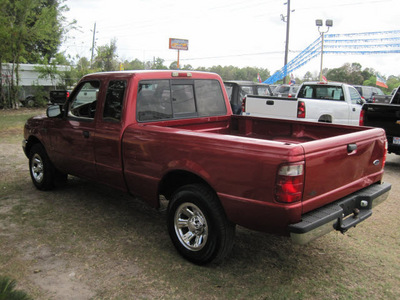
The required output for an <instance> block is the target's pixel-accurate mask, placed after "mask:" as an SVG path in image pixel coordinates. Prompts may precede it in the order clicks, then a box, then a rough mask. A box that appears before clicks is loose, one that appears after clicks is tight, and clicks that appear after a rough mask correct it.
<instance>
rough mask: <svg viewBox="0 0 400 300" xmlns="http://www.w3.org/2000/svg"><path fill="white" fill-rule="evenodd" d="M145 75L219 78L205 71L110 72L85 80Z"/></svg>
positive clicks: (98, 73) (91, 74) (90, 75)
mask: <svg viewBox="0 0 400 300" xmlns="http://www.w3.org/2000/svg"><path fill="white" fill-rule="evenodd" d="M144 74H151V75H152V76H153V78H154V74H160V75H163V76H165V75H167V74H171V76H172V77H192V76H193V75H197V76H206V77H209V76H212V77H215V76H216V75H217V76H219V75H218V74H216V73H212V72H203V71H188V70H127V71H108V72H97V73H90V74H87V75H85V76H84V77H83V78H88V77H92V76H96V77H98V76H104V77H109V76H118V75H124V76H127V75H128V76H134V75H144Z"/></svg>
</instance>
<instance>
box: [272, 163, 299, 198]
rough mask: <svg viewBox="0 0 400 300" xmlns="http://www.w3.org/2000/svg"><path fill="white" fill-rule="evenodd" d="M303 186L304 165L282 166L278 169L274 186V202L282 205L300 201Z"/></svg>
mask: <svg viewBox="0 0 400 300" xmlns="http://www.w3.org/2000/svg"><path fill="white" fill-rule="evenodd" d="M303 185H304V163H303V162H302V163H296V164H290V165H283V166H281V167H280V168H279V170H278V173H277V178H276V186H275V200H276V201H278V202H282V203H293V202H298V201H301V199H302V197H303Z"/></svg>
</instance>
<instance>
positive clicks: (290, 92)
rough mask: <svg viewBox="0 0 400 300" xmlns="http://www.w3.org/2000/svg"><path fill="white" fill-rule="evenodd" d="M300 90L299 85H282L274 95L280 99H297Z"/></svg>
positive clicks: (276, 89)
mask: <svg viewBox="0 0 400 300" xmlns="http://www.w3.org/2000/svg"><path fill="white" fill-rule="evenodd" d="M298 90H299V85H297V84H292V85H290V84H281V85H279V86H277V87H276V88H275V89H274V91H273V93H272V95H273V96H278V97H289V98H290V97H296V94H297V91H298Z"/></svg>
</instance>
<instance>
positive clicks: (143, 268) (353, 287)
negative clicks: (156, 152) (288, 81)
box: [0, 111, 400, 299]
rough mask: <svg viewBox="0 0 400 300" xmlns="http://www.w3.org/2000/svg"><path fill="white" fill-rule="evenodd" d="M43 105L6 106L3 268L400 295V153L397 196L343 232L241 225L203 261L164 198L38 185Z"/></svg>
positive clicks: (154, 292) (123, 282) (101, 282)
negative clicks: (26, 143)
mask: <svg viewBox="0 0 400 300" xmlns="http://www.w3.org/2000/svg"><path fill="white" fill-rule="evenodd" d="M34 113H36V112H31V111H23V112H18V113H16V112H0V118H1V120H6V122H1V123H0V124H1V128H0V139H1V142H0V159H1V173H0V276H4V275H7V276H10V277H11V278H13V279H16V280H17V283H18V289H21V290H24V291H25V292H27V293H28V294H30V295H31V296H32V297H33V298H34V299H400V208H399V203H400V201H399V200H400V193H399V184H398V183H399V174H400V172H399V171H400V156H396V155H389V156H388V161H387V164H386V174H385V181H387V182H390V183H392V184H393V187H392V191H391V195H390V197H389V199H388V200H387V201H386V202H384V203H383V204H382V205H380V206H378V207H377V208H376V210H375V211H374V214H373V216H372V217H371V218H369V219H368V220H367V221H365V222H363V223H362V224H360V225H359V226H357V227H356V228H355V229H352V230H350V231H349V232H348V233H346V234H345V235H342V234H339V233H330V234H329V235H327V236H324V237H322V238H320V239H318V240H317V241H315V242H313V243H311V244H309V245H306V246H294V245H291V244H290V242H289V241H288V240H287V239H286V238H282V237H275V236H271V235H266V234H262V233H257V232H252V231H249V230H246V229H243V228H237V234H236V240H235V247H234V250H233V252H232V253H231V255H230V256H229V258H228V259H227V260H225V261H224V262H223V263H222V264H221V265H218V266H206V267H198V266H195V265H192V264H190V263H188V262H186V261H185V260H183V259H182V258H181V257H180V256H179V255H178V254H177V252H176V251H175V250H174V248H173V246H172V244H171V242H170V241H169V237H168V234H167V231H166V226H165V211H164V210H161V211H155V210H152V209H151V208H148V207H147V206H146V205H144V204H142V203H141V202H140V200H139V199H134V198H132V197H130V196H128V195H125V194H122V193H120V192H115V191H114V190H110V189H108V188H105V187H104V186H100V185H97V184H94V183H91V182H87V181H85V180H80V179H77V178H74V177H69V182H68V184H67V185H66V186H65V187H63V188H58V189H56V190H53V191H50V192H41V191H38V190H36V189H35V188H34V186H33V184H32V183H31V180H30V177H29V173H28V161H27V159H26V157H25V156H24V154H23V153H22V150H21V139H22V123H23V119H26V118H27V117H28V116H29V115H32V114H34ZM21 116H22V117H21ZM14 120H15V121H14Z"/></svg>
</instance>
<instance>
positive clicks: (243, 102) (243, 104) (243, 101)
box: [242, 97, 246, 112]
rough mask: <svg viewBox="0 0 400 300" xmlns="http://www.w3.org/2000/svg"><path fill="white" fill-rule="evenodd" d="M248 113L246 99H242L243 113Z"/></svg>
mask: <svg viewBox="0 0 400 300" xmlns="http://www.w3.org/2000/svg"><path fill="white" fill-rule="evenodd" d="M245 111H246V97H244V98H243V99H242V112H245Z"/></svg>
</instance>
